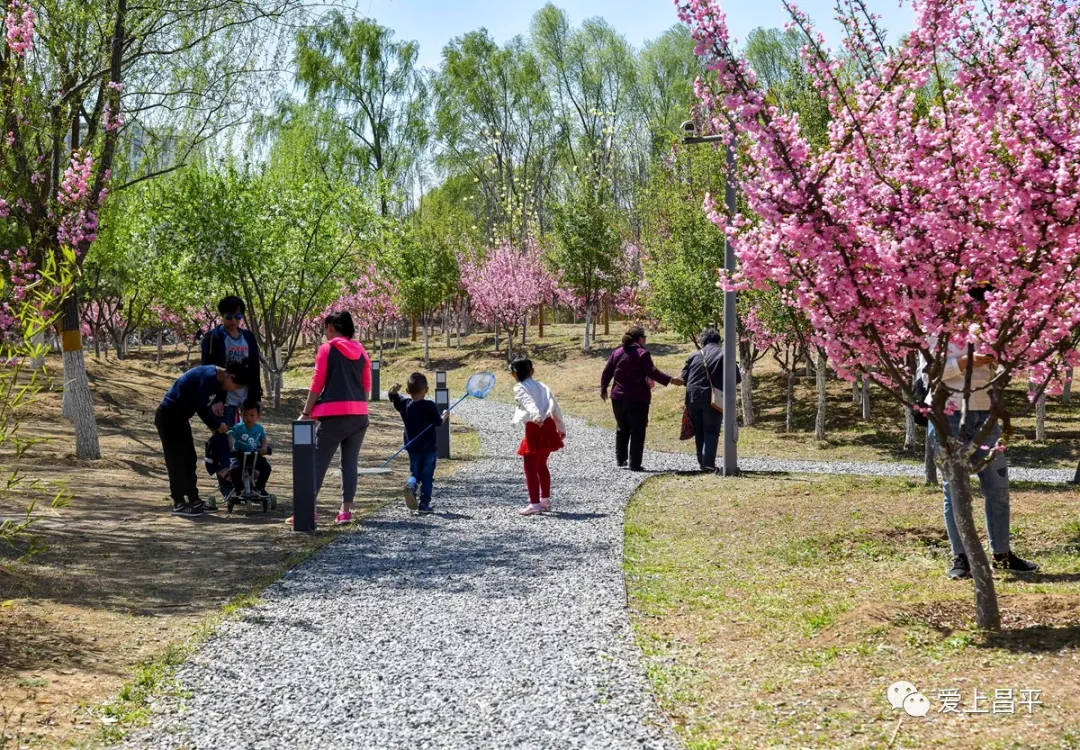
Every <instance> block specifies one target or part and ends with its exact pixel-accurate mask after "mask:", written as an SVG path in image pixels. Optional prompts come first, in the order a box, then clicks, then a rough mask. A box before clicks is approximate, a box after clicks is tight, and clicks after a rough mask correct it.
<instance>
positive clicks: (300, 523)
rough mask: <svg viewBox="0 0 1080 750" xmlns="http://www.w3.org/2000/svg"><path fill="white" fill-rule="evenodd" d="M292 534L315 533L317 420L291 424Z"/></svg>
mask: <svg viewBox="0 0 1080 750" xmlns="http://www.w3.org/2000/svg"><path fill="white" fill-rule="evenodd" d="M292 449H293V450H292V463H293V531H300V532H303V533H305V534H314V533H315V420H313V419H298V420H296V421H294V422H293V423H292Z"/></svg>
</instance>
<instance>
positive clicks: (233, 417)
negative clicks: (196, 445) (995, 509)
mask: <svg viewBox="0 0 1080 750" xmlns="http://www.w3.org/2000/svg"><path fill="white" fill-rule="evenodd" d="M239 411H240V407H239V406H226V407H225V413H224V414H223V415H222V417H221V421H222V422H224V423H225V424H226V425H228V426H229V427H230V428H231V427H232V426H233V425H234V424H236V423H237V422H238V421H239V419H238V413H239ZM210 450H211V453H212V460H213V463H212V464H211V465H210V466H208V467H207V468H208V469H209V470H210V473H211V474H217V480H218V489H220V490H221V494H222V495H228V494H229V493H230V492H231V491H232V480H231V479H230V478H229V467H231V466H232V453H230V452H229V436H228V435H218V434H217V433H214V435H213V436H212V437H211V438H210ZM221 471H224V472H225V474H224V476H222V475H221V474H220V473H219V472H221Z"/></svg>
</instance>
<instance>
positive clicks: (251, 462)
mask: <svg viewBox="0 0 1080 750" xmlns="http://www.w3.org/2000/svg"><path fill="white" fill-rule="evenodd" d="M273 452H274V449H273V448H272V447H268V448H267V451H266V454H267V455H271V454H272V453H273ZM258 460H259V454H258V452H256V451H251V452H246V453H242V454H240V466H241V470H242V472H243V474H242V476H243V480H242V483H243V484H242V487H239V488H235V489H233V491H232V492H231V493H230V494H229V495H228V497H226V498H225V500H226V504H227V507H228V512H229V513H232V512H233V508H235V507H236V506H237V505H240V504H243V505H244V507H245V508H246V509H247V510H248V512H250V511H251V507H252V505H254V504H256V503H261V504H262V509H263V513H266V512H268V511H270V510H272V509H275V508H277V495H260V494H259V493H258V492H256V491H255V480H256V479H257V476H256V471H255V464H256V462H257V461H258Z"/></svg>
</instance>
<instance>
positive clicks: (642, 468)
mask: <svg viewBox="0 0 1080 750" xmlns="http://www.w3.org/2000/svg"><path fill="white" fill-rule="evenodd" d="M630 471H645V467H643V466H631V467H630Z"/></svg>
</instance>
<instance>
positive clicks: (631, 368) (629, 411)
mask: <svg viewBox="0 0 1080 750" xmlns="http://www.w3.org/2000/svg"><path fill="white" fill-rule="evenodd" d="M622 340H623V344H622V346H620V347H619V348H618V349H616V350H615V351H613V352H612V353H611V356H610V357H608V361H607V365H606V366H605V367H604V374H603V375H602V376H601V377H600V398H601V399H603V400H604V401H607V400H608V386H609V385H611V384H612V382H614V385H611V393H610V395H611V410H612V412H614V414H615V424H616V425H617V428H616V430H615V460H616V461H618V463H619V466H626V464H627V460H629V462H630V470H631V471H642V470H643V469H642V466H641V458H642V454H643V453H644V452H645V429H646V427H648V425H649V404H650V403H651V402H652V384H651V383H650V381H653V382H656V383H659V384H660V385H664V386H666V385H669V384H671V385H683V380H682V378H673V377H671V376H670V375H668V374H667V373H665V372H662V371H660V370H658V369H657V368H656V366H655V365H654V364H653V361H652V355H651V354H649V351H648V349H646V348H645V329H644V328H641V327H640V326H636V327H634V328H631V329H630V330H629V331H627V332H626V334H625V335H624V336H623V339H622Z"/></svg>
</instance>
